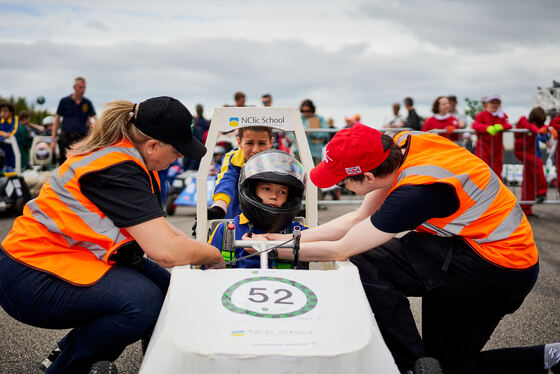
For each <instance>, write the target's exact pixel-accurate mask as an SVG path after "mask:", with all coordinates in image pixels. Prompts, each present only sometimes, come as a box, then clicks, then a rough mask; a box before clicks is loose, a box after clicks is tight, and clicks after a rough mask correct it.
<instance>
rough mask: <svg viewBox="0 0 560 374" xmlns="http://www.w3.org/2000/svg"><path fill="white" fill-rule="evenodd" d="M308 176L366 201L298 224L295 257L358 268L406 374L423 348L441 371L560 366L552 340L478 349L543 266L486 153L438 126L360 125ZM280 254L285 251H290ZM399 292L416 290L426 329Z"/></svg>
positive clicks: (342, 134)
mask: <svg viewBox="0 0 560 374" xmlns="http://www.w3.org/2000/svg"><path fill="white" fill-rule="evenodd" d="M310 177H311V180H312V182H313V183H314V184H315V185H317V187H320V188H323V187H329V186H332V185H335V184H338V185H340V186H344V187H346V188H347V189H349V190H351V191H354V192H356V193H357V194H361V195H365V198H364V201H363V203H362V205H361V207H360V208H359V209H358V210H357V211H354V212H351V213H348V214H346V215H344V216H341V217H338V218H336V219H334V220H332V221H330V222H328V223H325V224H323V225H321V226H318V227H316V228H312V229H309V230H306V231H304V232H302V234H301V247H300V251H299V256H300V259H301V260H302V261H327V260H347V259H350V261H352V262H353V263H354V264H355V265H356V266H357V267H358V270H359V272H360V277H361V280H362V284H363V286H364V290H365V292H366V295H367V297H368V300H369V302H370V305H371V308H372V311H373V313H374V314H375V319H376V320H377V323H378V325H379V328H380V331H381V333H382V335H383V338H384V340H385V343H386V344H387V346H388V348H389V350H390V351H391V353H392V354H393V357H394V359H395V361H396V363H397V366H398V367H399V370H400V371H401V372H402V373H406V372H408V371H409V370H412V368H413V365H414V363H415V361H417V360H419V359H420V358H422V357H424V356H430V357H435V358H436V359H438V360H439V361H440V362H441V365H442V367H443V371H444V372H446V373H479V374H480V373H493V374H495V373H528V374H529V373H531V374H534V373H546V372H547V370H548V368H550V367H553V368H552V369H553V371H554V372H555V373H559V372H560V364H559V363H558V362H559V361H560V343H554V344H547V345H546V346H545V345H538V346H534V347H521V348H506V349H497V350H490V351H484V352H481V350H482V348H483V347H484V345H485V343H486V342H487V341H488V339H489V338H490V336H491V335H492V332H493V331H494V329H495V328H496V326H497V325H498V323H499V322H500V320H501V319H502V317H503V316H504V315H506V314H509V313H513V312H514V311H515V310H517V309H518V308H519V306H520V305H521V303H522V302H523V300H524V298H525V296H526V295H527V294H528V293H529V291H530V290H531V289H532V287H533V285H534V283H535V281H536V279H537V275H538V271H539V264H538V252H537V248H536V246H535V243H534V240H533V233H532V230H531V226H530V225H529V222H528V221H527V218H526V217H525V215H524V214H523V211H522V210H521V208H520V207H519V205H518V204H517V201H516V199H515V197H514V195H513V194H512V193H511V191H510V190H509V189H508V188H507V187H505V186H504V184H503V183H502V182H501V180H500V178H499V177H498V176H497V175H496V174H495V173H494V172H493V171H492V170H491V169H490V167H489V166H488V165H486V164H485V163H484V162H483V161H482V160H480V159H479V158H478V157H476V156H474V155H472V154H471V153H470V152H469V151H467V150H465V149H463V148H461V147H459V146H457V145H456V144H454V143H453V142H452V141H450V140H448V139H445V138H443V137H441V136H438V135H435V134H429V133H420V132H401V133H399V134H397V135H396V136H395V137H394V138H393V139H392V138H391V137H389V136H387V135H382V134H381V133H380V132H379V131H377V130H375V129H372V128H369V127H367V126H362V125H357V126H354V127H352V128H350V129H344V130H341V131H339V132H338V133H337V134H336V135H335V136H334V138H333V139H332V140H331V141H330V142H329V144H328V145H327V157H326V159H325V160H324V161H323V162H321V164H319V165H318V166H317V167H315V168H314V169H313V170H312V171H311V174H310ZM407 230H413V231H411V232H409V233H408V234H406V235H405V236H403V237H402V238H399V239H395V238H394V237H395V235H396V233H400V232H403V231H407ZM264 236H265V237H266V238H267V239H272V240H286V239H288V238H289V236H288V235H279V234H265V235H264ZM372 248H373V249H372ZM278 252H279V257H280V258H291V251H290V250H289V249H287V250H286V249H284V248H279V249H278ZM407 296H421V297H422V337H420V334H419V333H418V330H417V328H416V325H415V322H414V319H413V316H412V313H411V311H410V307H409V302H408V299H407ZM543 358H544V362H543Z"/></svg>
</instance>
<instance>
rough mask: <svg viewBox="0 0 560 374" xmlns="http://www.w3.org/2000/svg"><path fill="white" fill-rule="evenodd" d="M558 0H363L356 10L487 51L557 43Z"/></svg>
mask: <svg viewBox="0 0 560 374" xmlns="http://www.w3.org/2000/svg"><path fill="white" fill-rule="evenodd" d="M559 10H560V3H558V1H556V0H540V1H536V2H529V1H509V0H496V1H459V0H455V1H448V0H428V1H421V2H410V1H406V0H395V1H381V0H375V1H367V2H362V3H361V4H359V5H358V6H357V7H356V9H355V10H354V11H352V10H349V12H350V13H351V14H353V15H354V16H358V17H359V16H363V17H368V18H370V19H372V20H387V21H389V22H391V23H394V24H397V25H399V27H402V28H405V29H406V30H408V32H409V33H411V34H412V35H414V36H415V37H416V38H417V39H418V40H420V41H426V42H429V43H431V44H434V45H436V46H440V47H441V48H453V49H456V50H461V49H467V50H469V51H479V52H489V51H493V50H494V51H495V50H503V49H508V48H512V47H517V46H532V45H545V44H551V43H554V44H557V40H558V37H557V34H558V33H557V22H558V11H559Z"/></svg>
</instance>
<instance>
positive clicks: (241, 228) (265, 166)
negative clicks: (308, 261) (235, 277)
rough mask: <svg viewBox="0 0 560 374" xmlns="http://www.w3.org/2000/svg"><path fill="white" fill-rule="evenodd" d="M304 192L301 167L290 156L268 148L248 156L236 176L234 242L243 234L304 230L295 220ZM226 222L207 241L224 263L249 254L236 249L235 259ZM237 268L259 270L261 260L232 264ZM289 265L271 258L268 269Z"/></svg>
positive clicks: (240, 261)
mask: <svg viewBox="0 0 560 374" xmlns="http://www.w3.org/2000/svg"><path fill="white" fill-rule="evenodd" d="M304 191H305V170H304V168H303V165H302V164H301V163H299V162H298V161H297V160H296V159H295V158H294V157H292V156H290V155H289V154H287V153H285V152H282V151H278V150H275V149H271V150H269V151H263V152H260V153H259V154H257V155H255V156H253V157H251V158H250V159H249V160H248V161H247V162H246V163H245V164H244V165H243V168H242V169H241V175H240V177H239V204H240V206H241V212H242V213H241V214H239V215H237V216H236V217H235V218H234V219H233V220H232V221H233V224H234V227H235V240H241V238H242V237H243V236H244V235H246V236H247V237H252V236H253V234H262V233H265V232H275V233H292V232H293V231H294V228H295V227H299V229H300V230H305V229H306V228H307V226H304V225H303V224H302V223H301V222H299V221H297V220H294V218H295V216H296V215H297V214H298V212H300V211H301V209H302V206H303V204H302V201H303V194H304ZM227 224H228V223H227V222H222V223H220V224H219V225H218V226H216V229H215V230H214V232H213V233H212V235H211V236H210V239H209V240H208V242H209V243H210V244H212V245H213V246H214V247H216V248H218V249H220V251H222V255H223V256H224V259H225V260H226V261H231V260H233V259H234V258H233V257H235V258H240V257H244V256H246V255H248V254H249V253H248V252H247V251H246V250H244V249H243V248H236V249H235V252H234V253H235V256H232V252H230V251H228V250H227V248H226V247H225V241H224V238H225V236H224V230H225V228H226V225H227ZM235 267H239V268H258V267H260V258H259V257H258V256H253V257H251V258H246V259H241V260H239V261H237V262H236V263H235ZM289 267H290V263H288V262H280V261H278V260H277V259H274V258H270V259H269V263H268V268H289Z"/></svg>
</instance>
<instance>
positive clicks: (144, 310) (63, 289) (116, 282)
mask: <svg viewBox="0 0 560 374" xmlns="http://www.w3.org/2000/svg"><path fill="white" fill-rule="evenodd" d="M169 278H170V274H169V272H168V271H167V270H165V269H164V268H162V267H161V266H159V265H157V264H155V263H154V262H152V261H150V260H147V259H146V260H145V261H144V263H143V264H142V267H141V269H140V270H139V271H137V270H134V269H131V268H129V267H126V266H123V265H116V266H114V267H113V268H112V269H111V270H110V271H109V272H107V274H106V275H105V276H104V277H103V278H101V280H100V281H99V282H97V283H96V284H95V285H93V286H89V287H78V286H74V285H72V284H70V283H68V282H65V281H63V280H61V279H59V278H57V277H55V276H52V275H50V274H47V273H44V272H41V271H38V270H35V269H32V268H30V267H27V266H24V265H22V264H20V263H18V262H17V261H15V260H13V259H12V258H10V257H8V256H7V255H6V254H5V253H4V251H2V250H1V249H0V305H1V306H2V307H3V308H4V310H5V311H6V312H7V313H8V314H9V315H10V316H12V317H13V318H15V319H16V320H18V321H20V322H23V323H26V324H29V325H32V326H36V327H41V328H48V329H68V328H71V329H72V330H71V331H70V332H69V333H68V334H67V335H66V336H64V338H62V340H61V341H60V342H58V346H59V348H60V349H61V350H62V354H61V355H60V356H59V357H58V358H57V359H56V360H55V361H54V363H53V364H52V365H51V366H50V367H49V369H48V370H47V373H48V374H56V373H87V372H88V371H89V369H90V367H91V366H92V365H93V364H94V363H95V362H97V361H114V360H116V359H117V358H118V357H119V355H120V354H121V353H122V351H123V350H124V349H125V348H126V346H128V345H129V344H132V343H134V342H136V341H138V340H139V339H142V338H146V337H148V338H149V336H150V334H151V332H152V330H153V328H154V326H155V323H156V320H157V318H158V315H159V312H160V309H161V306H162V304H163V300H164V298H165V294H166V292H167V287H168V286H169ZM50 348H51V347H49V349H50ZM47 354H48V351H47V349H46V350H45V357H46V355H47Z"/></svg>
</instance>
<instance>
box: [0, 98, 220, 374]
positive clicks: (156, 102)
mask: <svg viewBox="0 0 560 374" xmlns="http://www.w3.org/2000/svg"><path fill="white" fill-rule="evenodd" d="M191 122H192V117H191V114H190V113H189V111H188V110H187V108H185V107H184V106H183V104H181V103H180V102H179V101H177V100H176V99H174V98H171V97H156V98H151V99H148V100H146V101H144V102H142V103H140V104H133V103H131V102H129V101H124V100H117V101H113V102H110V103H108V104H107V106H106V109H105V111H104V113H103V115H102V117H101V119H100V120H99V121H98V122H97V123H96V126H95V127H93V128H92V131H91V132H90V133H89V134H88V136H87V137H86V138H84V139H83V140H82V141H80V142H79V143H77V144H75V145H74V146H73V147H72V148H71V150H70V152H69V153H68V156H69V157H68V159H67V160H66V161H65V162H64V164H62V165H61V166H60V167H59V168H58V169H57V170H55V172H54V173H53V175H52V176H51V177H50V179H49V180H48V182H46V183H45V185H44V186H43V187H42V189H41V192H40V194H39V196H38V197H37V198H36V199H34V200H32V201H30V202H29V203H27V205H26V207H25V209H24V212H23V215H22V216H21V217H19V218H17V219H16V221H15V223H14V226H13V228H12V230H11V231H10V233H9V234H8V236H7V237H6V238H5V239H4V241H3V242H2V247H1V248H2V250H1V251H0V290H2V292H0V305H1V306H2V307H3V308H4V309H5V310H6V312H7V313H8V314H10V315H11V316H12V317H13V318H15V319H17V320H18V321H20V322H23V323H26V324H29V325H32V326H37V327H42V328H50V329H67V328H72V330H71V331H70V332H69V333H68V334H67V335H66V336H65V337H64V338H62V340H60V341H59V342H58V345H57V347H56V348H55V350H53V352H52V353H51V355H50V356H49V359H47V360H46V361H45V362H44V366H45V367H46V368H47V369H46V372H47V373H49V374H54V373H85V372H88V371H89V369H90V367H91V366H92V365H93V364H94V363H95V362H96V361H113V360H115V359H117V357H118V356H119V355H120V354H121V352H122V351H123V350H124V349H125V347H126V346H127V345H129V344H131V343H134V342H135V341H137V340H139V339H141V338H144V339H147V338H148V337H149V335H150V333H151V330H152V329H153V327H154V325H155V323H156V320H157V318H158V314H159V311H160V309H161V306H162V303H163V300H164V297H165V294H166V291H167V287H168V285H169V278H170V275H169V272H168V271H167V270H166V269H164V268H163V267H172V266H175V265H184V264H205V265H208V266H211V265H213V264H216V263H219V262H221V261H222V256H221V254H220V252H219V251H218V250H217V249H216V248H214V247H212V246H210V245H209V244H207V243H204V242H200V241H195V240H192V239H191V238H189V237H188V236H187V235H186V234H184V233H182V232H181V231H179V230H178V229H177V228H175V227H173V226H171V225H170V224H169V223H168V222H167V221H166V220H165V218H164V212H163V209H162V204H161V196H160V186H159V179H158V177H157V173H155V172H154V171H156V170H161V169H165V168H167V166H168V165H169V164H170V163H171V162H173V161H174V160H175V159H176V158H177V157H182V156H183V155H185V156H188V157H191V158H201V157H202V156H203V155H204V153H205V152H206V149H205V148H204V146H203V145H202V144H201V143H200V142H198V140H196V139H194V138H193V137H192V135H191V130H190V124H191ZM144 253H146V254H147V255H148V256H149V257H150V259H147V258H145V257H143V254H144Z"/></svg>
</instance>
